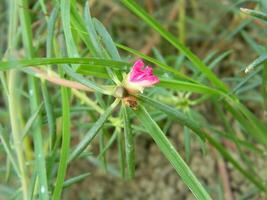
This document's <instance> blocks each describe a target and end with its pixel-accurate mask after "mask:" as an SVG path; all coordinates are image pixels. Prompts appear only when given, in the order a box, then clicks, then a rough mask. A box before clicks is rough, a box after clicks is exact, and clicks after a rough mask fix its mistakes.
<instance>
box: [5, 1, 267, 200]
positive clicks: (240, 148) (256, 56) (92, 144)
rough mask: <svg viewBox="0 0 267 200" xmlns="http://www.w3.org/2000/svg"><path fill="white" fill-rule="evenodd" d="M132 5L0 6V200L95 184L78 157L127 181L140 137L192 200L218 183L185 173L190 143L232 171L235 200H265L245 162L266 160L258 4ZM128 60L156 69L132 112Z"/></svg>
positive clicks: (256, 170) (210, 194)
mask: <svg viewBox="0 0 267 200" xmlns="http://www.w3.org/2000/svg"><path fill="white" fill-rule="evenodd" d="M139 2H140V3H138V2H137V1H134V0H121V1H119V2H117V1H110V4H107V2H104V1H103V2H102V1H99V2H97V3H95V2H93V3H92V2H91V1H86V2H84V3H81V2H78V1H77V2H76V1H70V0H60V1H59V2H57V1H51V2H47V1H43V0H39V1H29V2H28V1H27V0H20V1H18V2H16V1H5V4H4V5H1V6H6V8H7V9H6V10H4V11H3V12H2V14H1V15H0V29H1V28H2V27H4V28H3V32H4V33H6V34H3V36H2V35H1V37H2V38H0V43H1V45H0V48H1V49H0V55H1V61H0V80H1V85H0V88H1V90H0V92H1V97H0V140H1V143H0V158H1V159H0V163H1V170H0V179H1V181H0V199H1V198H3V199H24V200H26V199H27V200H28V199H42V200H48V199H55V200H56V199H63V198H68V194H69V192H70V191H71V188H72V185H75V184H77V185H79V184H80V182H82V181H87V180H89V181H96V180H94V177H93V176H94V174H93V173H91V172H88V169H86V171H85V172H84V171H82V172H81V171H79V170H77V171H75V170H74V171H73V169H74V168H75V167H73V166H77V165H78V166H79V165H80V164H81V163H82V162H84V161H88V160H89V161H90V162H91V163H92V164H93V165H95V166H96V167H97V168H99V169H102V170H104V171H105V172H106V173H110V174H111V175H114V176H118V175H120V178H121V179H124V180H127V181H132V180H134V179H135V176H136V174H137V170H139V169H138V168H136V166H138V165H139V164H140V163H138V162H140V159H138V158H139V156H143V155H138V154H137V152H139V151H138V148H140V144H139V143H137V141H138V139H139V138H138V137H139V136H140V135H141V134H144V135H146V136H147V137H145V138H146V139H145V140H148V141H153V142H154V144H153V145H156V147H157V148H158V149H159V150H160V151H159V152H161V153H162V156H163V157H164V158H165V159H166V160H167V161H168V162H169V163H170V165H171V166H172V167H173V168H174V169H175V172H176V174H172V175H177V176H179V177H180V178H181V179H180V180H179V181H182V182H183V183H184V185H185V187H188V188H189V190H190V192H192V194H193V195H194V197H195V198H196V199H199V200H207V199H219V198H223V197H222V196H223V192H222V191H224V192H225V189H226V188H224V187H225V185H223V184H221V182H222V180H223V177H220V176H221V174H220V173H219V172H218V171H216V169H207V170H214V171H215V173H218V174H219V175H217V174H216V176H218V177H219V178H218V180H214V182H216V183H215V185H209V184H208V183H206V182H204V181H203V176H204V178H210V177H205V174H198V173H199V172H197V171H195V170H193V169H195V168H196V167H197V168H198V167H201V166H192V165H193V164H192V163H191V160H192V158H194V156H195V153H196V149H194V148H192V147H193V146H194V147H195V146H200V147H199V148H200V149H202V150H203V149H204V154H206V155H208V156H211V157H212V156H213V157H212V158H214V159H215V162H217V161H218V160H217V159H220V161H221V160H222V159H221V158H223V162H225V163H227V164H229V165H230V166H231V169H233V170H235V171H237V172H238V173H239V174H240V175H242V181H244V182H245V183H246V184H247V185H248V186H249V187H248V188H250V189H247V191H241V192H242V194H240V195H237V194H236V193H235V194H234V195H235V197H236V198H237V199H238V198H239V197H240V199H242V198H246V197H247V196H249V197H250V196H251V197H254V198H259V195H261V196H263V198H266V195H267V189H266V178H265V177H264V176H263V174H264V169H262V168H261V167H260V166H258V165H257V164H255V165H254V164H253V162H255V163H257V162H256V161H262V162H265V161H266V152H267V151H266V147H267V135H266V130H267V125H266V112H267V111H266V109H267V103H266V102H267V90H266V83H267V68H266V61H267V48H266V47H267V46H266V45H265V44H264V42H266V39H265V36H266V34H267V32H266V31H265V29H264V27H265V28H266V24H265V23H266V21H267V20H266V19H267V18H266V16H267V15H266V13H267V7H266V3H265V1H264V0H262V1H255V2H254V4H249V5H251V7H250V8H249V9H241V11H242V12H241V11H240V8H239V7H238V6H240V5H242V6H244V7H245V6H246V5H248V4H246V1H239V2H235V1H231V0H229V1H227V2H228V3H229V4H222V3H221V2H217V1H212V0H204V1H203V3H202V2H201V3H200V2H198V1H196V0H190V1H176V2H169V1H168V2H167V1H166V3H162V2H161V3H160V6H159V7H158V4H156V3H155V2H153V1H151V2H152V4H151V5H154V7H153V6H152V7H149V6H151V5H150V4H143V3H144V2H150V1H144V2H141V1H139ZM151 2H150V3H151ZM91 6H93V8H92V7H91ZM105 6H108V7H109V6H110V8H113V9H114V10H113V11H114V12H115V14H114V15H113V13H112V12H113V11H112V12H111V11H108V12H104V11H105V9H106V7H105ZM175 6H178V9H177V10H176V11H175V9H174V8H175ZM253 6H254V7H253ZM147 7H149V9H151V10H150V12H148V11H146V10H147ZM0 9H1V7H0ZM99 9H100V11H99ZM173 9H174V10H173ZM202 9H204V10H205V9H206V12H205V13H204V12H202ZM111 10H112V9H111ZM110 12H111V15H112V17H110V16H107V15H106V14H108V13H110ZM172 12H176V13H172ZM97 13H102V14H101V15H100V14H98V15H97ZM171 14H175V16H172V15H171ZM95 17H97V18H98V19H96V18H95ZM227 17H228V18H229V20H228V21H229V22H225V21H224V18H227ZM231 17H232V18H231ZM169 18H173V19H172V20H168V19H169ZM228 18H227V19H228ZM207 19H209V20H210V21H209V23H207V21H205V20H207ZM6 21H7V22H8V23H6ZM223 23H229V24H227V26H226V25H225V24H223ZM228 25H229V26H228ZM1 30H2V29H1ZM152 33H153V34H154V35H156V36H157V41H153V37H151V34H152ZM151 42H152V46H150V45H151ZM240 46H241V47H242V51H241V50H240ZM148 47H149V48H148ZM147 49H149V50H147ZM244 51H246V55H244V53H243V52H244ZM144 52H145V53H144ZM136 57H138V58H142V59H143V60H144V61H145V62H146V64H148V65H151V66H153V67H154V68H153V69H154V73H155V75H157V76H158V77H159V78H160V82H159V83H158V84H156V85H155V87H152V88H147V89H145V91H144V93H143V94H136V95H132V96H131V97H132V98H134V99H135V98H136V101H137V102H136V103H137V106H136V108H132V107H130V106H129V105H128V104H127V103H126V98H125V97H129V94H128V93H125V91H124V89H122V91H118V90H119V89H118V88H119V87H123V81H124V79H125V76H126V74H127V73H128V72H129V71H130V70H131V66H132V64H133V62H134V61H133V60H134V59H135V58H136ZM133 58H134V59H133ZM120 92H121V93H120ZM173 126H175V127H179V128H178V130H179V131H176V132H175V136H173V133H172V127H173ZM180 134H181V135H183V137H182V139H181V138H180ZM171 140H172V141H176V142H177V143H178V144H179V146H177V145H176V142H171ZM225 141H227V142H228V145H227V143H226V142H225ZM229 143H230V144H232V146H234V149H232V146H230V147H229ZM96 148H98V150H97V151H95V149H96ZM214 151H216V152H217V153H216V156H217V155H218V156H220V157H221V158H216V157H214V155H215V154H214ZM147 156H148V157H149V156H151V155H149V154H148V155H147ZM201 156H203V154H201ZM114 158H115V159H114ZM200 159H202V157H200ZM114 160H115V161H116V163H115V164H114ZM255 160H256V161H255ZM111 163H112V164H111ZM206 164H207V163H205V162H203V163H202V165H203V166H202V167H205V166H206ZM217 164H218V163H217ZM149 167H150V166H149V165H148V166H147V168H149ZM70 169H71V170H72V171H71V170H70ZM148 170H150V169H148ZM70 172H74V174H75V175H70V174H72V173H70ZM138 173H140V171H138ZM89 175H90V176H89ZM233 178H235V177H233ZM154 184H155V183H154ZM230 184H234V183H230ZM78 187H79V186H78ZM99 187H101V185H99ZM173 187H175V186H173ZM231 187H239V186H238V185H229V188H231ZM218 188H219V189H218ZM251 188H252V189H251ZM115 189H118V188H114V190H115ZM214 191H219V192H214ZM220 191H221V192H220ZM79 192H81V194H77V195H82V193H85V192H86V191H79ZM232 192H233V193H234V191H232ZM76 193H77V191H76ZM10 196H11V198H10ZM89 196H90V194H89ZM77 198H81V197H80V196H79V197H77Z"/></svg>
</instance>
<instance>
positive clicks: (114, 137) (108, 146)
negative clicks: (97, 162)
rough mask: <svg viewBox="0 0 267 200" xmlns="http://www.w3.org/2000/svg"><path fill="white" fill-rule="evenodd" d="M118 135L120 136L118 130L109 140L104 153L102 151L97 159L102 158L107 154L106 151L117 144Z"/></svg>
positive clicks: (103, 150)
mask: <svg viewBox="0 0 267 200" xmlns="http://www.w3.org/2000/svg"><path fill="white" fill-rule="evenodd" d="M117 134H118V130H117V129H115V131H114V133H113V134H112V136H111V138H110V139H109V141H108V142H107V144H106V145H105V147H104V148H103V149H102V151H100V153H99V155H98V156H97V159H99V158H101V157H102V156H103V155H104V154H105V153H106V151H107V150H108V149H109V148H110V147H111V145H112V144H113V143H114V142H115V139H116V138H117Z"/></svg>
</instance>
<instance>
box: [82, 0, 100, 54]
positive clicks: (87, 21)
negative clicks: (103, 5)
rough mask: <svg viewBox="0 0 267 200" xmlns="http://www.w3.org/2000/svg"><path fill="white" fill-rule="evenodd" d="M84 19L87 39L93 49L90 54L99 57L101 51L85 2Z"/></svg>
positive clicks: (87, 3) (87, 5) (87, 4)
mask: <svg viewBox="0 0 267 200" xmlns="http://www.w3.org/2000/svg"><path fill="white" fill-rule="evenodd" d="M84 19H85V24H86V29H87V32H88V35H89V38H90V40H91V43H92V45H93V47H94V50H93V52H92V53H93V55H94V56H97V57H101V55H102V49H101V46H100V45H99V42H98V38H97V34H96V31H95V27H94V25H93V21H92V18H91V14H90V8H89V2H88V1H86V3H85V6H84Z"/></svg>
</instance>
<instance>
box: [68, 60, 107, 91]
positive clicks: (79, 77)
mask: <svg viewBox="0 0 267 200" xmlns="http://www.w3.org/2000/svg"><path fill="white" fill-rule="evenodd" d="M63 69H64V71H65V72H66V74H68V75H69V76H70V77H72V78H73V79H74V80H76V81H78V82H80V83H81V84H83V85H85V86H87V87H89V88H92V89H93V90H95V91H97V92H100V93H102V94H106V95H111V92H110V91H107V90H105V89H103V88H101V87H100V86H98V85H97V84H96V83H94V82H93V81H90V80H88V79H86V78H84V77H83V76H82V75H80V74H77V73H76V72H75V71H74V70H73V69H72V68H70V67H69V66H66V65H65V66H63Z"/></svg>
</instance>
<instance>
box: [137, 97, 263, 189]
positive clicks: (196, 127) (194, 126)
mask: <svg viewBox="0 0 267 200" xmlns="http://www.w3.org/2000/svg"><path fill="white" fill-rule="evenodd" d="M139 99H140V100H141V101H142V102H144V103H146V104H147V105H149V106H152V107H154V108H155V109H157V110H160V111H162V112H163V113H166V114H167V115H168V116H170V117H174V118H175V119H177V120H178V121H179V122H180V123H181V124H183V125H185V126H187V127H189V128H190V129H191V130H192V131H194V132H195V133H196V134H197V135H199V136H200V137H202V138H203V137H204V138H205V139H207V140H208V142H209V143H210V144H211V145H213V146H214V147H215V148H216V149H217V151H219V152H220V154H221V155H222V156H223V157H224V158H225V159H226V160H228V161H229V162H230V163H231V164H232V165H233V166H234V167H235V168H236V169H237V170H238V171H239V172H240V173H241V174H242V175H243V176H244V177H246V178H247V179H248V180H250V181H251V182H252V183H253V184H255V186H257V187H258V188H259V189H260V190H262V191H264V192H265V193H267V189H266V187H265V185H264V184H263V181H262V180H261V179H260V178H259V177H258V176H256V175H255V174H251V173H250V171H248V170H245V169H244V168H243V167H242V166H241V165H240V164H239V163H238V161H236V160H235V159H234V158H233V157H232V156H231V154H230V153H229V152H228V151H227V150H226V149H225V148H224V147H223V146H222V145H221V144H220V143H219V142H218V141H216V140H215V139H214V138H212V137H211V136H210V135H209V134H207V133H205V131H203V129H204V128H203V127H201V125H200V124H198V122H196V121H194V120H192V119H191V118H188V117H187V116H185V115H184V114H183V113H182V112H180V111H179V110H177V109H173V108H172V107H170V106H168V105H165V104H162V103H160V102H158V101H154V100H152V99H149V98H147V97H144V96H140V97H139Z"/></svg>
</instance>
